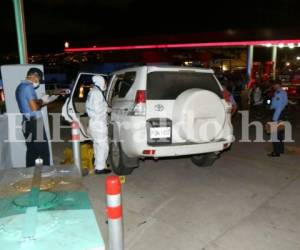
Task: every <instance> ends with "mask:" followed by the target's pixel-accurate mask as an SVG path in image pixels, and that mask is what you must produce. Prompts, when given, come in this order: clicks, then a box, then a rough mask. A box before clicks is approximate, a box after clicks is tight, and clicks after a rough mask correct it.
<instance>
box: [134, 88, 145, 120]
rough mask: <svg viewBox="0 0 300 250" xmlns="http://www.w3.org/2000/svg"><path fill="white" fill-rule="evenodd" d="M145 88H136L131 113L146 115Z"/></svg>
mask: <svg viewBox="0 0 300 250" xmlns="http://www.w3.org/2000/svg"><path fill="white" fill-rule="evenodd" d="M146 99H147V97H146V90H137V91H136V94H135V102H134V107H133V110H132V113H133V115H134V116H144V115H146Z"/></svg>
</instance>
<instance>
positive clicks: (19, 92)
mask: <svg viewBox="0 0 300 250" xmlns="http://www.w3.org/2000/svg"><path fill="white" fill-rule="evenodd" d="M37 99H38V98H37V95H36V92H35V90H34V87H33V85H32V84H31V83H30V82H28V81H22V82H21V83H20V84H19V86H18V87H17V89H16V100H17V103H18V106H19V110H20V112H21V113H22V114H23V116H24V117H25V118H26V119H30V118H39V117H41V116H42V113H41V111H40V110H38V111H31V109H30V107H29V101H30V100H37Z"/></svg>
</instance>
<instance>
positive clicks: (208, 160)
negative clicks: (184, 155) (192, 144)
mask: <svg viewBox="0 0 300 250" xmlns="http://www.w3.org/2000/svg"><path fill="white" fill-rule="evenodd" d="M218 158H219V157H218V155H216V154H215V153H208V154H201V155H194V156H192V158H191V161H192V162H193V163H194V164H195V165H196V166H198V167H210V166H212V165H213V164H214V162H215V160H216V159H218Z"/></svg>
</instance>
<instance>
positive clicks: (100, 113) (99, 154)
mask: <svg viewBox="0 0 300 250" xmlns="http://www.w3.org/2000/svg"><path fill="white" fill-rule="evenodd" d="M92 81H93V83H94V86H93V88H91V90H90V92H89V94H88V98H87V102H86V111H87V114H88V116H89V118H90V120H89V132H90V135H91V137H92V139H93V145H94V156H95V174H108V173H110V172H111V170H110V169H107V168H106V160H107V157H108V150H109V149H108V129H107V112H108V106H107V102H106V100H105V95H104V92H105V91H106V82H105V79H104V78H103V77H102V76H100V75H95V76H93V77H92Z"/></svg>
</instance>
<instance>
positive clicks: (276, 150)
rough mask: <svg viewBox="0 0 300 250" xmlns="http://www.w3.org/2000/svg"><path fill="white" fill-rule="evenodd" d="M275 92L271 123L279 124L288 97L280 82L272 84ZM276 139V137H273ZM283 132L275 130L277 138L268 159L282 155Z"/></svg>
mask: <svg viewBox="0 0 300 250" xmlns="http://www.w3.org/2000/svg"><path fill="white" fill-rule="evenodd" d="M273 88H274V90H275V93H274V96H273V98H272V103H271V109H273V110H274V112H273V117H272V121H273V122H279V121H280V120H281V119H282V118H281V116H282V112H283V110H284V108H285V107H286V105H287V104H288V96H287V93H286V91H285V90H283V89H282V87H281V83H280V82H275V83H274V84H273ZM275 138H276V137H275ZM283 140H284V130H279V129H278V130H277V138H276V140H275V141H273V142H272V144H273V152H271V153H270V154H268V156H270V157H278V156H280V154H283V153H284V144H283Z"/></svg>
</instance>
